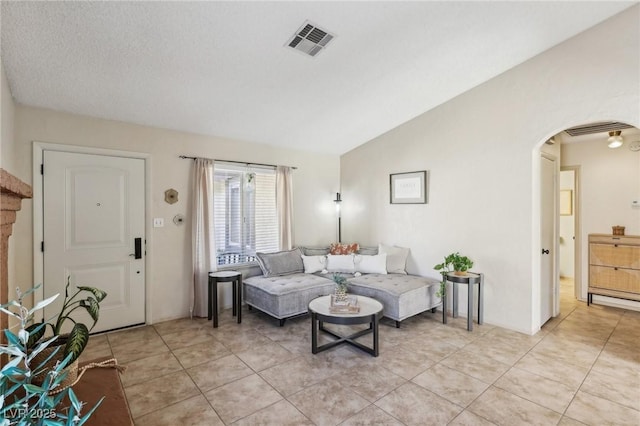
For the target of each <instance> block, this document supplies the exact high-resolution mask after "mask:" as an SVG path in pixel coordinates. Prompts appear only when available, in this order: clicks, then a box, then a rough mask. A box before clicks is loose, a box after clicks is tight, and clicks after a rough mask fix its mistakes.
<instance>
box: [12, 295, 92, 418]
mask: <svg viewBox="0 0 640 426" xmlns="http://www.w3.org/2000/svg"><path fill="white" fill-rule="evenodd" d="M35 289H37V286H36V287H35V288H32V289H31V290H29V291H27V292H25V293H21V292H20V289H18V290H17V294H18V300H17V301H16V300H14V301H11V302H9V303H8V304H6V305H2V306H0V312H2V313H3V314H6V315H9V316H11V317H14V318H16V319H17V320H18V321H19V324H18V326H19V331H18V333H17V334H14V333H13V332H11V330H9V329H5V330H4V335H5V336H6V338H7V344H6V345H0V354H3V356H7V357H8V362H7V363H6V364H4V365H3V366H2V370H1V371H0V391H2V397H1V399H0V419H2V422H1V424H2V425H54V424H55V425H58V424H60V425H63V424H64V425H82V424H84V423H85V422H86V421H87V420H88V418H89V417H90V416H91V415H92V414H93V412H94V411H95V410H96V408H97V407H98V405H100V403H101V402H102V399H101V400H100V401H98V403H97V404H96V405H95V406H94V407H93V408H92V409H91V410H89V412H88V413H86V414H84V415H83V414H81V410H82V408H83V403H82V402H80V401H79V400H78V398H77V397H76V395H75V394H74V392H73V390H72V389H71V387H68V386H64V381H65V380H66V378H67V377H66V376H67V374H66V373H65V371H64V369H65V367H66V366H67V365H69V362H70V360H71V358H72V356H73V354H71V353H70V354H68V355H67V356H66V357H65V358H64V359H62V360H61V361H58V362H56V364H55V365H54V367H53V368H51V369H49V370H48V371H47V373H46V374H45V377H44V379H43V380H42V382H40V383H38V384H36V383H35V381H34V379H35V378H36V376H37V372H38V370H42V369H43V368H44V364H45V363H46V362H48V360H45V361H44V362H43V363H38V362H37V361H36V359H37V357H38V355H40V354H41V353H43V352H44V351H46V350H47V349H50V347H51V345H53V344H54V343H55V341H56V340H57V339H58V336H53V337H51V338H47V339H38V341H37V342H36V343H35V344H33V345H32V346H31V347H29V346H28V345H29V342H30V337H31V334H30V333H29V331H28V329H29V328H31V326H28V324H29V323H31V321H32V319H33V315H34V313H35V312H36V311H38V310H39V309H42V308H44V307H45V306H47V305H48V304H50V303H51V302H53V301H54V299H56V298H57V297H58V295H57V294H56V295H55V296H53V297H50V298H48V299H46V300H43V301H41V302H39V303H37V304H36V305H35V306H34V307H33V308H32V309H28V308H26V307H25V306H24V305H23V298H24V297H25V296H27V295H29V294H30V293H32V292H33V291H34V290H35ZM44 327H45V324H44V323H41V324H36V327H35V328H36V329H37V328H44ZM61 349H62V348H61V347H58V348H57V349H54V352H53V353H52V354H51V355H50V356H49V358H51V357H53V356H54V355H55V354H56V353H57V352H60V350H61ZM103 399H104V398H103ZM65 401H68V402H65ZM69 403H70V405H69V406H68V407H65V406H63V404H65V405H66V404H69Z"/></svg>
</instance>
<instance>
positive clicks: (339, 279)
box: [331, 274, 349, 300]
mask: <svg viewBox="0 0 640 426" xmlns="http://www.w3.org/2000/svg"><path fill="white" fill-rule="evenodd" d="M331 278H332V279H333V282H334V283H336V291H335V297H336V300H345V299H346V297H347V288H348V286H349V281H347V279H346V278H345V277H344V276H342V275H340V274H333V276H332V277H331Z"/></svg>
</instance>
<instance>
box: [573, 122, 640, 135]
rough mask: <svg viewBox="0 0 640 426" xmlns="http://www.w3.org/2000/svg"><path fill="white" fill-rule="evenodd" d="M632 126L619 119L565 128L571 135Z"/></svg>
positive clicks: (612, 130) (610, 130)
mask: <svg viewBox="0 0 640 426" xmlns="http://www.w3.org/2000/svg"><path fill="white" fill-rule="evenodd" d="M632 127H633V126H630V125H628V124H625V123H619V122H617V121H607V122H604V123H594V124H588V125H586V126H577V127H572V128H570V129H567V130H565V132H567V133H568V134H569V135H570V136H582V135H591V134H593V133H606V132H615V131H616V130H622V129H630V128H632Z"/></svg>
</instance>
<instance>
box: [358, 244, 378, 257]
mask: <svg viewBox="0 0 640 426" xmlns="http://www.w3.org/2000/svg"><path fill="white" fill-rule="evenodd" d="M358 254H364V255H367V256H375V255H376V254H379V253H378V247H362V246H360V248H359V249H358Z"/></svg>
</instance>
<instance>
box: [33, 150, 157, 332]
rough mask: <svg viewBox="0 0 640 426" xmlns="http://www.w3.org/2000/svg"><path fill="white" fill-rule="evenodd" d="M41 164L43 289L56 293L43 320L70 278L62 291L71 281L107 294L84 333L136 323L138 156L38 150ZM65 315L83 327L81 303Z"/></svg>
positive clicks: (140, 283)
mask: <svg viewBox="0 0 640 426" xmlns="http://www.w3.org/2000/svg"><path fill="white" fill-rule="evenodd" d="M43 163H44V165H43V170H44V172H43V211H44V214H43V228H44V233H43V235H44V241H43V248H44V282H43V292H44V297H45V298H46V297H49V296H52V295H54V294H56V293H60V296H59V297H58V299H57V300H56V303H55V304H52V305H49V306H48V307H47V308H46V309H45V313H44V314H45V320H47V321H50V319H51V317H54V316H56V315H57V314H58V313H59V310H60V308H61V306H62V299H63V298H64V293H65V291H64V287H65V285H66V283H67V277H71V286H70V290H69V295H70V296H71V295H72V294H73V293H75V286H76V285H79V286H90V287H96V288H99V289H101V290H104V291H106V292H107V297H106V298H105V299H104V300H103V301H102V302H101V304H100V319H99V321H98V323H97V325H96V326H95V328H94V329H93V330H92V332H97V331H105V330H111V329H115V328H119V327H125V326H130V325H135V324H142V323H144V322H145V260H144V257H145V227H144V224H145V192H144V191H145V172H144V168H145V165H144V160H142V159H136V158H124V157H111V156H106V155H93V154H80V153H70V152H61V151H47V150H45V151H44V153H43ZM136 239H139V240H137V241H136ZM136 243H138V244H137V245H138V250H137V251H136ZM87 296H89V294H85V295H84V297H87ZM72 316H73V318H74V319H75V320H79V321H81V322H84V323H85V324H87V326H90V325H91V319H90V317H89V316H88V314H86V312H85V310H84V309H82V308H81V309H78V310H76V311H74V312H73V314H72ZM71 325H72V324H71ZM69 328H70V327H69ZM67 331H68V330H67Z"/></svg>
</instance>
